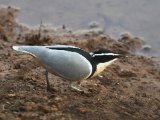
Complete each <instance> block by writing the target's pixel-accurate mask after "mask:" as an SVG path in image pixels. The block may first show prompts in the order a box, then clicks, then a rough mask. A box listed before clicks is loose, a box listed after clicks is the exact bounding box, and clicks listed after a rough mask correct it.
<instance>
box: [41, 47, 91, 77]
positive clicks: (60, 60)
mask: <svg viewBox="0 0 160 120" xmlns="http://www.w3.org/2000/svg"><path fill="white" fill-rule="evenodd" d="M42 63H43V64H44V65H45V67H46V68H47V69H49V71H51V72H52V73H56V74H57V75H59V76H61V77H63V78H65V79H68V80H81V79H85V78H87V77H89V76H90V74H91V73H92V65H91V64H90V62H89V61H88V60H87V59H86V58H85V57H83V56H82V55H80V54H78V53H76V52H71V51H65V50H47V53H45V55H44V57H43V58H42Z"/></svg>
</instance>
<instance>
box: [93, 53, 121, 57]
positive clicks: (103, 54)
mask: <svg viewBox="0 0 160 120" xmlns="http://www.w3.org/2000/svg"><path fill="white" fill-rule="evenodd" d="M90 54H91V55H92V56H93V57H95V56H105V55H106V56H107V55H108V56H110V55H113V56H116V55H119V54H114V53H101V54H93V53H90Z"/></svg>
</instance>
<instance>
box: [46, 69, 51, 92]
mask: <svg viewBox="0 0 160 120" xmlns="http://www.w3.org/2000/svg"><path fill="white" fill-rule="evenodd" d="M45 76H46V82H47V91H50V84H49V79H48V70H47V69H46V71H45Z"/></svg>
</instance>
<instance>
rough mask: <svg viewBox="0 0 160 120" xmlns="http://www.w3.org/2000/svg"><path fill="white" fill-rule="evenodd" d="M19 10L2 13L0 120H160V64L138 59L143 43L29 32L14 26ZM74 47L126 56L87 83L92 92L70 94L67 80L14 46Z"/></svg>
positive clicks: (41, 29)
mask: <svg viewBox="0 0 160 120" xmlns="http://www.w3.org/2000/svg"><path fill="white" fill-rule="evenodd" d="M17 12H18V9H16V8H12V7H8V8H6V7H3V8H0V13H1V14H0V66H1V67H0V120H31V119H34V120H84V119H87V120H121V119H123V120H159V119H160V60H159V59H158V58H151V57H145V56H141V55H136V54H135V53H136V51H137V49H141V47H142V45H143V40H141V39H140V38H139V37H134V36H132V35H130V34H128V33H126V34H123V35H122V36H121V37H120V38H119V39H118V40H114V39H112V38H111V37H110V36H108V35H104V34H103V33H101V32H97V31H96V30H97V29H94V30H88V31H85V32H82V31H81V32H73V31H70V30H67V29H66V28H65V27H64V26H63V28H59V29H54V28H50V27H48V28H47V27H46V26H45V25H43V24H41V25H40V27H38V28H30V27H28V26H26V25H23V24H20V23H17V22H16V21H15V17H16V14H17ZM22 44H23V45H26V44H29V45H46V44H47V45H54V44H68V45H75V46H78V47H81V48H83V49H85V50H86V51H93V50H96V49H99V48H106V49H109V50H112V51H114V52H115V53H120V54H124V55H126V56H127V57H125V58H121V59H119V60H118V61H116V62H115V63H114V64H113V65H111V66H109V67H108V68H106V69H105V71H104V72H102V73H101V74H100V75H99V76H97V77H94V78H91V79H89V80H84V81H83V84H82V85H83V87H84V88H85V89H87V91H88V92H76V91H71V90H69V89H68V86H67V85H68V83H67V81H64V80H62V79H61V78H59V77H57V76H54V75H52V74H49V79H50V82H51V87H52V92H47V91H46V82H45V76H44V71H45V70H44V68H43V67H41V66H40V65H39V64H38V63H37V61H36V60H35V59H34V58H33V57H32V56H30V55H27V54H22V53H19V52H16V51H13V50H12V49H11V46H13V45H22Z"/></svg>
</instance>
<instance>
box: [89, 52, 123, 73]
mask: <svg viewBox="0 0 160 120" xmlns="http://www.w3.org/2000/svg"><path fill="white" fill-rule="evenodd" d="M90 54H91V56H92V59H93V61H94V63H95V64H96V71H95V73H94V75H93V76H96V75H97V74H99V73H100V72H102V71H103V70H104V69H105V68H106V67H107V66H109V65H111V64H112V63H113V62H114V61H116V60H117V59H118V58H120V57H122V56H121V55H120V54H116V53H113V52H112V51H110V50H106V49H100V50H97V51H94V52H92V53H90Z"/></svg>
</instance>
